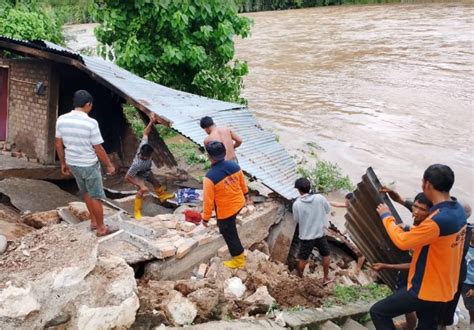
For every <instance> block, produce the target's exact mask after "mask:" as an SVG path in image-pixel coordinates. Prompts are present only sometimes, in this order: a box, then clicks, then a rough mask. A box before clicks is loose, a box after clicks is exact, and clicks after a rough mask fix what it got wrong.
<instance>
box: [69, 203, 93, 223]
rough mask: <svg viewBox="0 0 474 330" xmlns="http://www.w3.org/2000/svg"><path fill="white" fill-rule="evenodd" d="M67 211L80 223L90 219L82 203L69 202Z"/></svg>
mask: <svg viewBox="0 0 474 330" xmlns="http://www.w3.org/2000/svg"><path fill="white" fill-rule="evenodd" d="M69 211H71V213H72V214H73V215H74V216H75V217H76V218H78V219H79V220H80V221H86V220H89V219H90V214H89V210H87V206H86V204H85V203H83V202H71V203H69Z"/></svg>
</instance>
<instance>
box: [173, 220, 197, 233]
mask: <svg viewBox="0 0 474 330" xmlns="http://www.w3.org/2000/svg"><path fill="white" fill-rule="evenodd" d="M177 227H179V230H182V231H184V232H185V233H189V232H191V231H193V230H194V229H195V228H196V225H195V224H194V223H191V222H187V221H182V222H179V226H177Z"/></svg>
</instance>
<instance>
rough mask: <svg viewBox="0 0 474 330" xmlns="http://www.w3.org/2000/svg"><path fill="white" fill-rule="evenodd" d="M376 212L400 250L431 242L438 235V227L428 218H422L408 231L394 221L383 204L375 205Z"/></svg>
mask: <svg viewBox="0 0 474 330" xmlns="http://www.w3.org/2000/svg"><path fill="white" fill-rule="evenodd" d="M377 212H378V213H379V215H380V218H381V219H382V221H383V225H384V227H385V229H386V230H387V233H388V236H389V237H390V239H391V240H392V242H393V244H395V245H396V246H397V247H398V248H399V249H400V250H411V249H414V248H416V247H421V246H425V245H428V244H430V243H432V242H433V241H434V240H436V239H437V238H438V237H439V234H440V229H439V227H438V225H437V224H436V223H435V222H434V221H433V220H432V219H430V218H428V219H426V220H424V221H423V222H422V223H421V224H420V225H418V226H414V227H413V228H411V230H410V231H404V230H403V229H402V228H400V226H398V225H397V224H396V222H395V218H394V217H393V216H392V214H391V213H390V210H389V208H388V207H387V205H385V204H380V205H379V206H378V207H377Z"/></svg>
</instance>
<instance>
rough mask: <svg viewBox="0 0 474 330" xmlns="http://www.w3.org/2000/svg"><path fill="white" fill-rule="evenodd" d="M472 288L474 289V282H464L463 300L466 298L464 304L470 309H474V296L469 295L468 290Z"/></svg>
mask: <svg viewBox="0 0 474 330" xmlns="http://www.w3.org/2000/svg"><path fill="white" fill-rule="evenodd" d="M471 289H474V284H467V283H463V285H462V289H461V294H462V300H464V306H466V309H467V310H468V311H474V297H473V296H471V297H468V296H467V292H468V291H469V290H471Z"/></svg>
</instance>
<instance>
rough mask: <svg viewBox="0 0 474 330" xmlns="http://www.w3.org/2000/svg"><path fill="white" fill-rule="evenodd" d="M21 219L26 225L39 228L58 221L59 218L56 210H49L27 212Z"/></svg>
mask: <svg viewBox="0 0 474 330" xmlns="http://www.w3.org/2000/svg"><path fill="white" fill-rule="evenodd" d="M21 221H22V222H23V223H24V224H26V225H28V226H31V227H33V228H36V229H41V228H43V227H46V226H51V225H54V224H57V223H59V221H61V218H60V217H59V214H58V211H56V210H51V211H46V212H35V213H29V214H27V215H25V216H23V217H22V219H21Z"/></svg>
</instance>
